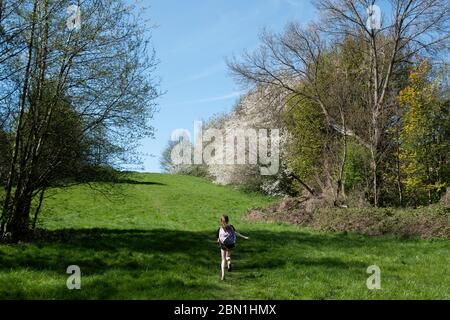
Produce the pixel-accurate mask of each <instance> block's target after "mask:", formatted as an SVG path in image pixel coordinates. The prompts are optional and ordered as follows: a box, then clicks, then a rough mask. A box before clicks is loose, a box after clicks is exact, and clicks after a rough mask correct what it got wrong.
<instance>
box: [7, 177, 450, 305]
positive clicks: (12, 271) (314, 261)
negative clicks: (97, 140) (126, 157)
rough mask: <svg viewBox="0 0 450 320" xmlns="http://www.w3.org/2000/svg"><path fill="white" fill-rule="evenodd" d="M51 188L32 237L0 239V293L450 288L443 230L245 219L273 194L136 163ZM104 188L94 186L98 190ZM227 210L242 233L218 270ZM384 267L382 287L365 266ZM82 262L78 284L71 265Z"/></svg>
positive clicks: (196, 294)
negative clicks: (342, 230)
mask: <svg viewBox="0 0 450 320" xmlns="http://www.w3.org/2000/svg"><path fill="white" fill-rule="evenodd" d="M99 187H100V185H98V184H97V185H93V186H91V187H89V186H87V185H81V186H77V187H73V188H68V189H60V190H52V191H51V192H50V197H49V198H48V199H47V200H46V203H45V207H44V208H43V213H42V217H41V221H40V227H42V228H45V229H46V230H47V232H46V233H45V236H43V237H42V240H40V241H37V242H35V243H33V244H18V245H0V298H2V299H5V298H17V299H22V298H32V299H36V298H44V299H78V298H89V299H91V298H92V299H97V298H99V299H117V298H124V299H343V298H348V299H358V298H362V299H379V298H388V299H390V298H400V299H413V298H414V299H415V298H437V299H449V298H450V291H449V288H450V276H449V274H450V269H449V265H450V258H449V256H450V255H449V248H450V242H449V241H448V240H434V241H433V240H429V241H424V240H398V239H394V238H391V237H378V238H370V237H366V236H360V235H356V234H338V233H334V234H333V233H319V232H313V231H311V230H307V229H304V228H299V227H296V226H290V225H282V224H274V223H249V222H245V221H243V220H242V216H243V214H244V212H245V211H246V209H248V208H250V207H256V206H263V205H266V204H269V203H270V202H271V201H273V199H271V198H268V197H264V196H261V195H257V194H247V193H243V192H240V191H238V190H235V189H233V188H231V187H222V186H216V185H213V184H211V183H209V182H207V181H204V180H202V179H199V178H193V177H187V176H171V175H161V174H133V175H131V176H130V177H129V179H127V180H124V181H122V182H121V183H120V184H116V185H114V186H106V185H105V186H102V187H101V188H99ZM97 189H98V190H97ZM222 213H227V214H229V215H230V218H231V222H232V224H234V225H235V227H236V228H237V229H238V230H239V231H240V232H242V233H244V234H246V235H249V236H250V238H251V239H250V240H249V241H243V240H241V241H239V242H238V245H237V249H236V251H235V253H234V266H235V269H234V270H233V272H231V273H229V274H227V279H226V280H225V281H224V282H221V281H220V280H219V270H220V254H219V249H218V247H217V245H216V243H215V240H216V239H215V231H216V229H217V227H218V220H219V217H220V215H221V214H222ZM374 264H375V265H378V266H379V267H380V268H381V279H382V280H381V281H382V282H381V286H382V289H381V290H368V289H367V287H366V279H367V277H368V276H369V275H368V274H367V273H366V269H367V267H368V266H370V265H374ZM69 265H78V266H80V268H81V273H82V283H81V290H72V291H71V290H68V289H67V288H66V279H67V277H68V275H67V274H66V268H67V266H69Z"/></svg>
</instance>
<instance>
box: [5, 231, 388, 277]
mask: <svg viewBox="0 0 450 320" xmlns="http://www.w3.org/2000/svg"><path fill="white" fill-rule="evenodd" d="M214 237H215V235H214V231H211V232H210V233H208V232H198V231H195V232H194V231H179V230H170V229H154V230H134V229H133V230H117V229H64V230H56V231H47V230H45V231H43V230H41V231H40V232H39V236H38V238H37V239H36V241H35V242H33V243H32V244H21V245H12V246H7V247H8V248H9V249H10V250H8V252H9V253H10V254H8V252H3V254H0V270H1V269H10V268H15V267H26V268H32V269H38V270H43V269H45V270H61V267H63V266H67V265H68V263H75V264H77V263H79V264H80V265H83V267H84V270H87V271H88V272H90V273H96V274H98V273H100V274H101V273H103V272H104V271H107V270H109V269H111V268H123V269H129V270H139V269H142V268H144V269H146V270H148V269H154V270H169V269H171V268H176V267H178V266H179V265H180V264H183V263H184V262H186V263H187V264H190V265H193V266H194V267H199V268H200V269H202V268H208V267H209V268H210V267H211V266H212V267H214V266H215V265H218V264H219V263H220V258H219V247H218V246H217V244H216V242H215V238H214ZM368 242H369V243H372V245H374V246H377V247H380V246H381V247H383V245H384V243H385V242H389V243H391V242H392V240H389V239H384V238H360V237H349V236H346V235H339V234H336V235H329V234H326V235H322V234H310V233H303V232H289V231H284V232H272V231H266V230H260V231H255V230H254V231H252V232H251V240H250V241H243V240H240V241H239V242H238V244H237V248H236V250H235V252H234V255H235V256H237V257H239V258H243V259H245V263H243V264H242V265H241V267H240V269H241V270H245V269H252V268H260V269H270V268H279V267H283V266H284V265H285V264H286V263H287V261H290V262H291V263H294V264H298V265H305V266H312V267H314V266H317V267H325V268H326V267H333V268H348V267H349V266H352V264H353V266H355V267H361V266H363V264H361V263H357V262H348V261H345V262H344V261H341V260H339V259H337V258H314V259H311V258H307V257H305V256H306V255H305V253H307V252H313V251H316V252H329V253H333V252H338V251H337V250H341V251H342V250H346V249H354V248H358V247H361V246H366V245H367V244H368ZM0 253H2V250H1V247H0ZM76 262H77V263H76ZM182 269H183V267H181V270H182Z"/></svg>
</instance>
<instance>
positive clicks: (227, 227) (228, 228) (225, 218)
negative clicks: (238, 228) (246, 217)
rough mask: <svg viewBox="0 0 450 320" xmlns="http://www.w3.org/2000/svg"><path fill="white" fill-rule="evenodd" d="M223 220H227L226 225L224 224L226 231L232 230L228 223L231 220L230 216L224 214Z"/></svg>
mask: <svg viewBox="0 0 450 320" xmlns="http://www.w3.org/2000/svg"><path fill="white" fill-rule="evenodd" d="M221 220H222V221H223V222H225V226H222V227H223V228H224V229H225V231H231V226H230V225H229V224H228V221H229V220H230V219H229V218H228V216H227V215H226V214H223V215H222V218H221Z"/></svg>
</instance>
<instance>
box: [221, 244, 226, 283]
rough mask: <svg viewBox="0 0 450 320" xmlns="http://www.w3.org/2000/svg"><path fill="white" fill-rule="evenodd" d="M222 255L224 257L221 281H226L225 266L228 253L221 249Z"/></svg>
mask: <svg viewBox="0 0 450 320" xmlns="http://www.w3.org/2000/svg"><path fill="white" fill-rule="evenodd" d="M220 253H221V256H222V264H221V267H222V268H221V269H222V277H221V279H222V280H223V279H225V266H226V265H227V251H225V250H223V249H220Z"/></svg>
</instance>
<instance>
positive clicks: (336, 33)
mask: <svg viewBox="0 0 450 320" xmlns="http://www.w3.org/2000/svg"><path fill="white" fill-rule="evenodd" d="M381 2H382V1H375V0H318V1H316V6H317V8H318V10H319V11H320V12H321V14H322V19H321V21H320V28H319V27H318V26H317V25H315V24H311V25H310V26H308V27H306V28H302V27H300V26H299V25H298V24H295V23H291V24H290V25H288V27H287V28H286V30H285V32H284V33H283V34H281V35H274V34H270V33H267V32H265V33H263V35H262V37H261V41H262V44H261V46H260V48H259V49H258V50H256V51H255V52H253V53H248V52H245V53H244V54H243V56H242V58H241V59H236V58H233V59H232V60H231V61H230V62H229V66H230V68H231V70H232V72H233V74H235V75H236V76H237V78H238V80H239V81H242V82H243V83H244V84H246V85H255V84H259V83H264V84H271V85H275V86H279V87H281V88H283V89H285V90H288V91H290V92H291V93H292V95H293V96H297V97H301V98H303V99H309V100H312V101H314V102H315V103H317V105H318V106H319V107H320V108H321V110H322V112H323V114H324V116H325V118H326V121H327V123H328V125H329V126H330V127H331V128H333V129H334V130H336V131H337V132H339V133H340V134H342V135H344V136H346V137H354V138H355V139H356V140H357V141H359V143H360V144H361V145H363V146H365V147H366V148H367V149H368V150H370V152H371V157H372V160H371V167H372V194H373V195H372V197H373V203H374V205H375V206H378V204H379V188H380V176H379V167H378V165H379V161H380V160H381V155H382V147H383V130H384V128H385V125H386V122H387V121H388V119H389V116H390V115H389V112H390V111H391V110H390V108H389V107H390V103H391V101H392V99H389V96H390V95H393V94H395V90H396V87H395V80H396V75H397V72H399V67H400V66H402V65H403V64H404V63H408V62H411V61H412V60H413V59H414V58H415V57H416V56H417V55H419V54H430V53H433V54H436V52H448V40H449V36H450V29H449V21H450V19H449V12H450V9H449V6H450V5H449V2H448V1H447V0H391V1H383V2H382V4H381ZM377 3H379V4H380V6H382V7H383V10H385V14H384V16H383V17H384V19H383V21H381V26H380V28H379V29H377V28H374V27H371V26H370V24H368V23H367V21H368V19H369V16H368V12H369V13H370V12H371V10H370V8H373V7H371V6H373V5H376V4H377ZM349 37H350V38H353V39H355V40H357V41H362V45H361V46H360V48H359V50H360V51H361V62H360V63H361V72H360V75H361V77H360V79H359V81H361V82H362V83H364V84H365V86H366V94H365V97H364V98H365V99H364V104H363V105H361V110H362V112H361V115H362V116H363V119H362V120H361V123H360V124H359V125H358V124H356V125H355V126H352V125H351V124H349V123H346V125H345V126H343V124H342V121H340V120H339V119H340V118H339V116H338V115H339V114H336V113H335V112H334V111H333V110H336V105H335V104H334V103H332V104H330V103H329V101H332V99H331V100H330V99H326V96H324V92H326V91H324V90H322V89H323V88H322V87H321V83H320V82H319V81H318V72H319V70H320V69H321V68H322V67H323V59H322V56H323V53H324V52H325V51H327V50H329V48H330V47H331V46H340V45H341V44H342V42H343V41H344V39H346V38H349ZM327 101H328V102H327ZM363 124H366V125H363Z"/></svg>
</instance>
